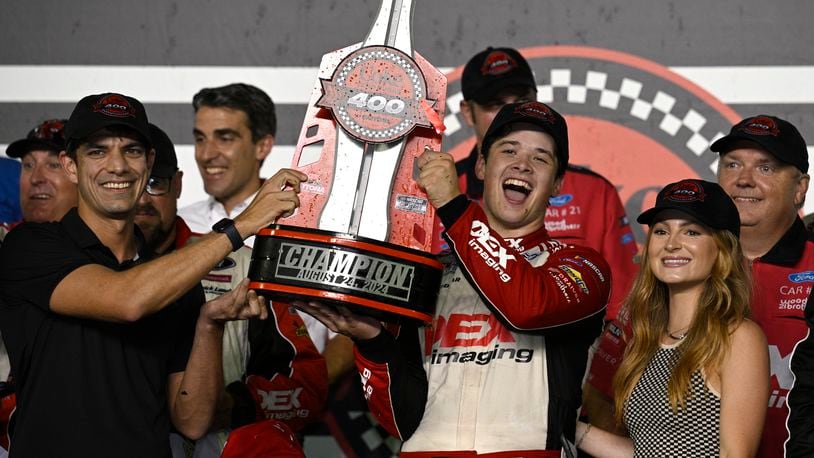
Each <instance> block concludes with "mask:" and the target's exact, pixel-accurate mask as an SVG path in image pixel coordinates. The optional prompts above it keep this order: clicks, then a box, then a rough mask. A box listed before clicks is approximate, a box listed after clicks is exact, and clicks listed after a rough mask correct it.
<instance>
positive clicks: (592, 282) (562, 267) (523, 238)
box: [295, 102, 610, 457]
mask: <svg viewBox="0 0 814 458" xmlns="http://www.w3.org/2000/svg"><path fill="white" fill-rule="evenodd" d="M482 147H483V152H484V160H483V161H482V162H480V163H479V164H478V165H477V168H476V173H477V176H478V178H480V179H482V180H483V183H484V188H483V201H482V206H481V205H478V204H477V203H475V202H472V201H470V200H469V199H468V198H467V197H466V196H465V195H463V194H462V192H461V190H460V187H459V185H458V180H457V178H456V175H455V173H454V167H455V165H454V160H453V158H452V156H451V155H449V154H446V153H440V152H435V151H426V152H425V153H424V154H423V155H422V156H420V157H419V159H418V167H419V169H420V176H419V178H418V180H417V181H418V183H419V185H420V186H422V188H423V189H424V190H425V191H426V192H427V196H428V197H429V200H430V202H431V203H432V205H433V206H434V207H435V208H436V209H437V210H438V215H439V216H440V218H441V219H442V220H443V223H444V227H446V233H445V237H446V239H447V241H448V242H449V246H450V248H451V253H450V254H449V255H448V256H446V257H445V258H444V259H443V260H444V262H445V264H446V268H445V269H444V277H443V279H442V282H441V283H442V287H441V292H440V294H439V298H438V302H437V303H436V309H435V317H434V319H433V326H432V328H429V329H420V330H418V329H416V328H415V327H414V326H409V325H408V324H404V325H403V326H402V327H401V329H400V330H398V332H395V333H393V332H391V331H392V330H391V329H389V328H388V329H384V328H383V327H382V325H381V323H379V322H378V321H377V320H375V319H372V318H370V317H364V316H361V315H357V314H354V313H352V312H351V311H350V310H348V309H347V308H345V307H336V308H335V307H332V306H326V305H324V304H318V303H315V302H311V303H308V304H305V303H297V304H295V305H297V306H298V307H301V308H302V309H303V310H304V311H306V312H308V313H311V314H312V315H314V316H315V317H317V318H318V319H320V320H321V321H322V322H323V323H325V325H326V326H328V327H329V328H330V329H332V330H334V331H337V332H341V333H343V334H346V335H349V336H351V337H352V338H353V339H354V340H355V343H356V349H357V351H356V352H355V354H356V365H357V367H358V369H359V372H360V374H361V376H362V382H363V385H364V386H363V389H364V392H365V397H366V398H367V399H368V405H369V406H370V411H371V412H372V413H373V414H374V415H375V416H376V418H377V420H378V421H379V423H380V424H381V425H382V426H383V427H384V428H385V429H386V430H387V431H388V432H389V433H390V434H392V435H394V436H395V437H397V438H399V439H403V440H405V442H404V445H403V448H402V453H404V452H418V454H417V455H416V456H447V455H446V453H449V452H466V453H468V454H467V455H464V454H463V453H461V455H460V456H476V455H477V454H486V453H497V452H503V453H502V454H501V456H504V455H505V456H541V457H542V456H560V453H561V452H560V450H561V448H562V446H563V445H564V444H563V438H566V439H567V440H569V441H571V442H573V441H574V428H575V424H576V413H577V408H578V406H579V404H580V398H581V396H580V393H581V389H580V385H581V381H582V377H583V375H584V372H585V366H586V363H587V356H588V347H589V346H590V345H591V343H592V342H593V341H594V340H595V339H596V337H597V336H598V335H599V332H600V331H601V329H602V318H603V311H604V307H605V304H606V303H607V299H608V294H609V290H610V283H609V282H610V271H609V267H608V265H607V263H606V262H605V261H604V259H602V257H601V256H600V255H599V254H598V253H597V252H596V251H594V250H592V249H590V248H586V247H579V246H573V245H566V244H563V243H560V242H558V241H556V240H553V239H552V238H551V237H550V236H549V235H548V233H547V232H546V230H545V227H544V224H545V222H544V218H545V210H546V207H547V206H548V204H549V197H551V196H552V195H554V194H556V193H557V191H558V190H559V188H560V186H561V184H562V177H563V174H564V173H565V170H566V166H567V164H568V157H569V151H568V131H567V126H566V123H565V120H564V119H563V117H562V116H560V115H559V113H557V112H556V111H554V110H553V109H551V108H550V107H549V106H547V105H545V104H543V103H540V102H525V103H516V104H509V105H505V106H504V107H503V108H501V110H500V111H499V112H498V114H497V115H496V116H495V118H494V120H493V121H492V123H491V125H490V126H489V128H488V129H486V131H485V133H484V136H483V141H482ZM455 456H458V455H457V454H456V455H455Z"/></svg>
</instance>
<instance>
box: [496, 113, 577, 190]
mask: <svg viewBox="0 0 814 458" xmlns="http://www.w3.org/2000/svg"><path fill="white" fill-rule="evenodd" d="M516 123H529V124H532V125H535V126H537V127H539V128H540V130H541V131H543V132H545V133H547V134H549V135H551V137H552V138H553V139H554V143H555V144H556V145H557V151H556V154H557V176H562V175H563V174H564V173H565V167H566V166H568V125H567V124H566V123H565V118H563V117H562V115H561V114H559V113H557V112H556V111H555V110H554V109H553V108H551V107H550V106H548V105H546V104H544V103H542V102H520V103H509V104H507V105H504V106H503V108H501V109H500V111H498V112H497V115H496V116H495V119H493V120H492V124H490V125H489V128H488V129H486V134H484V136H483V143H482V146H481V153H482V154H483V155H484V157H486V155H487V154H488V153H489V148H490V147H491V146H492V143H494V142H495V141H496V140H498V139H500V138H503V137H504V136H506V135H507V134H508V133H509V132H511V131H512V124H516Z"/></svg>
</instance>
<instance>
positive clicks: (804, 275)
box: [789, 270, 814, 283]
mask: <svg viewBox="0 0 814 458" xmlns="http://www.w3.org/2000/svg"><path fill="white" fill-rule="evenodd" d="M789 280H791V281H793V282H794V283H805V282H814V271H811V270H809V271H808V272H797V273H796V274H791V275H789Z"/></svg>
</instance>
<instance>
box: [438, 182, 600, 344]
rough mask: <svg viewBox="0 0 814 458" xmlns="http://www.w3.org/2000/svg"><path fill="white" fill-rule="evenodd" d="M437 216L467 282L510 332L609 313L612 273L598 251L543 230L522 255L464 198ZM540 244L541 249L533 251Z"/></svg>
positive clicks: (531, 239)
mask: <svg viewBox="0 0 814 458" xmlns="http://www.w3.org/2000/svg"><path fill="white" fill-rule="evenodd" d="M438 214H439V215H440V217H441V219H442V221H443V223H444V226H445V227H446V228H447V231H446V234H445V236H446V238H447V240H448V241H449V245H450V248H451V250H452V252H453V253H454V254H455V256H456V257H457V258H458V260H459V261H460V264H461V266H462V269H463V270H464V272H465V276H466V277H467V279H468V280H469V282H470V283H471V284H472V285H473V286H474V287H475V289H476V290H477V291H478V293H479V294H480V296H481V297H482V298H483V300H484V302H485V303H486V305H487V306H488V307H490V308H491V309H493V310H494V311H495V312H496V314H497V316H498V317H499V318H501V320H502V321H503V322H504V323H505V324H506V325H507V326H509V327H510V328H511V329H513V330H515V331H519V332H529V331H544V330H545V329H547V328H553V327H558V326H562V325H566V324H570V323H574V322H577V321H580V320H583V319H586V318H588V317H591V316H593V315H595V314H596V313H599V312H601V311H603V310H604V308H605V305H606V304H607V301H608V295H609V293H610V269H609V268H608V265H607V263H606V262H605V260H604V259H603V258H602V257H601V256H600V255H599V254H598V253H597V252H596V251H594V250H592V249H590V248H587V247H576V246H569V245H564V244H561V243H559V242H557V241H554V240H551V239H550V238H549V237H548V236H547V234H545V232H544V230H543V229H541V230H540V231H542V237H540V233H539V232H538V234H533V235H531V236H529V237H525V238H524V239H523V244H524V251H523V252H520V251H519V250H518V249H516V248H515V247H513V246H512V245H511V244H510V243H509V242H508V241H507V240H506V239H504V238H502V237H501V236H500V235H499V234H498V233H497V232H495V231H494V230H492V228H490V227H489V224H488V222H487V218H486V214H485V213H484V212H483V210H482V209H481V208H480V206H479V205H477V204H475V203H472V202H470V201H469V200H468V199H466V197H464V196H458V197H456V198H455V199H454V200H453V201H451V202H449V203H447V205H444V206H443V207H442V208H440V209H439V210H438ZM535 235H536V236H537V237H535ZM538 238H539V239H541V241H540V242H539V245H537V246H536V247H531V246H529V242H531V243H537V239H538Z"/></svg>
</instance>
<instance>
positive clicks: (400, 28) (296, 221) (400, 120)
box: [249, 0, 447, 322]
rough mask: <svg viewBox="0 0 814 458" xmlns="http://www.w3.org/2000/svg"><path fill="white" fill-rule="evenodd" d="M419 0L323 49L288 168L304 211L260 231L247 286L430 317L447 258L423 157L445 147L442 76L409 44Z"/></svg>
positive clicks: (384, 8) (391, 314) (384, 12)
mask: <svg viewBox="0 0 814 458" xmlns="http://www.w3.org/2000/svg"><path fill="white" fill-rule="evenodd" d="M411 17H412V0H383V1H382V5H381V7H380V10H379V13H378V16H377V18H376V21H375V22H374V24H373V27H372V28H371V30H370V32H369V33H368V36H367V38H365V40H364V41H363V42H361V43H357V44H354V45H352V46H348V47H346V48H342V49H340V50H337V51H333V52H331V53H328V54H326V55H324V56H323V57H322V63H321V64H320V68H319V79H318V80H317V84H316V85H315V87H314V91H313V93H312V95H311V101H310V102H309V106H308V111H307V112H306V115H305V121H304V123H303V126H302V130H301V131H300V136H299V140H298V142H297V148H296V150H295V153H294V158H293V161H292V168H295V169H297V170H300V171H302V172H304V173H306V174H308V176H309V181H308V182H307V183H304V184H303V185H302V187H301V188H302V190H301V192H300V195H299V198H300V203H301V205H300V208H299V209H298V210H297V212H296V213H295V214H294V215H293V216H291V217H289V218H286V219H285V220H284V221H281V222H282V223H284V225H282V224H281V225H275V226H270V227H268V228H266V229H263V230H261V231H260V232H259V233H258V234H257V237H256V239H255V244H254V251H253V255H252V264H251V268H250V271H249V278H250V279H251V285H250V287H251V288H252V289H255V290H257V291H258V292H259V293H262V294H264V295H267V296H270V297H271V298H281V299H285V300H290V299H294V298H296V299H300V300H302V299H304V300H309V299H315V300H320V301H323V302H339V303H342V304H345V305H349V306H351V307H353V308H354V309H355V310H356V311H358V312H361V313H367V314H369V315H373V316H377V317H379V318H381V319H383V320H387V321H398V320H399V319H404V318H407V319H413V320H419V321H424V322H429V321H431V320H432V311H433V308H434V306H435V300H436V298H437V294H438V288H439V285H440V279H441V271H442V269H443V267H442V265H441V264H440V263H439V262H438V261H437V260H436V259H435V257H434V256H432V255H430V254H429V251H430V249H431V248H432V242H433V240H432V237H433V227H434V219H435V209H434V208H433V207H432V205H430V203H429V200H428V199H427V197H426V195H425V194H424V193H423V191H422V190H421V189H419V187H418V185H417V184H416V183H415V180H414V177H415V176H417V173H418V172H417V166H416V165H415V161H416V159H417V158H418V156H420V155H421V153H422V152H423V151H424V149H425V148H426V147H429V148H431V149H433V150H440V147H441V132H442V131H443V126H442V125H441V121H440V120H441V119H443V115H444V109H445V97H446V84H447V83H446V77H445V76H444V75H443V74H442V73H441V72H440V71H438V69H436V68H435V67H433V66H432V65H431V64H430V63H429V62H427V60H426V59H424V58H423V57H422V56H421V55H420V54H418V53H416V52H415V51H413V48H412V36H411V30H410V20H411Z"/></svg>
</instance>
